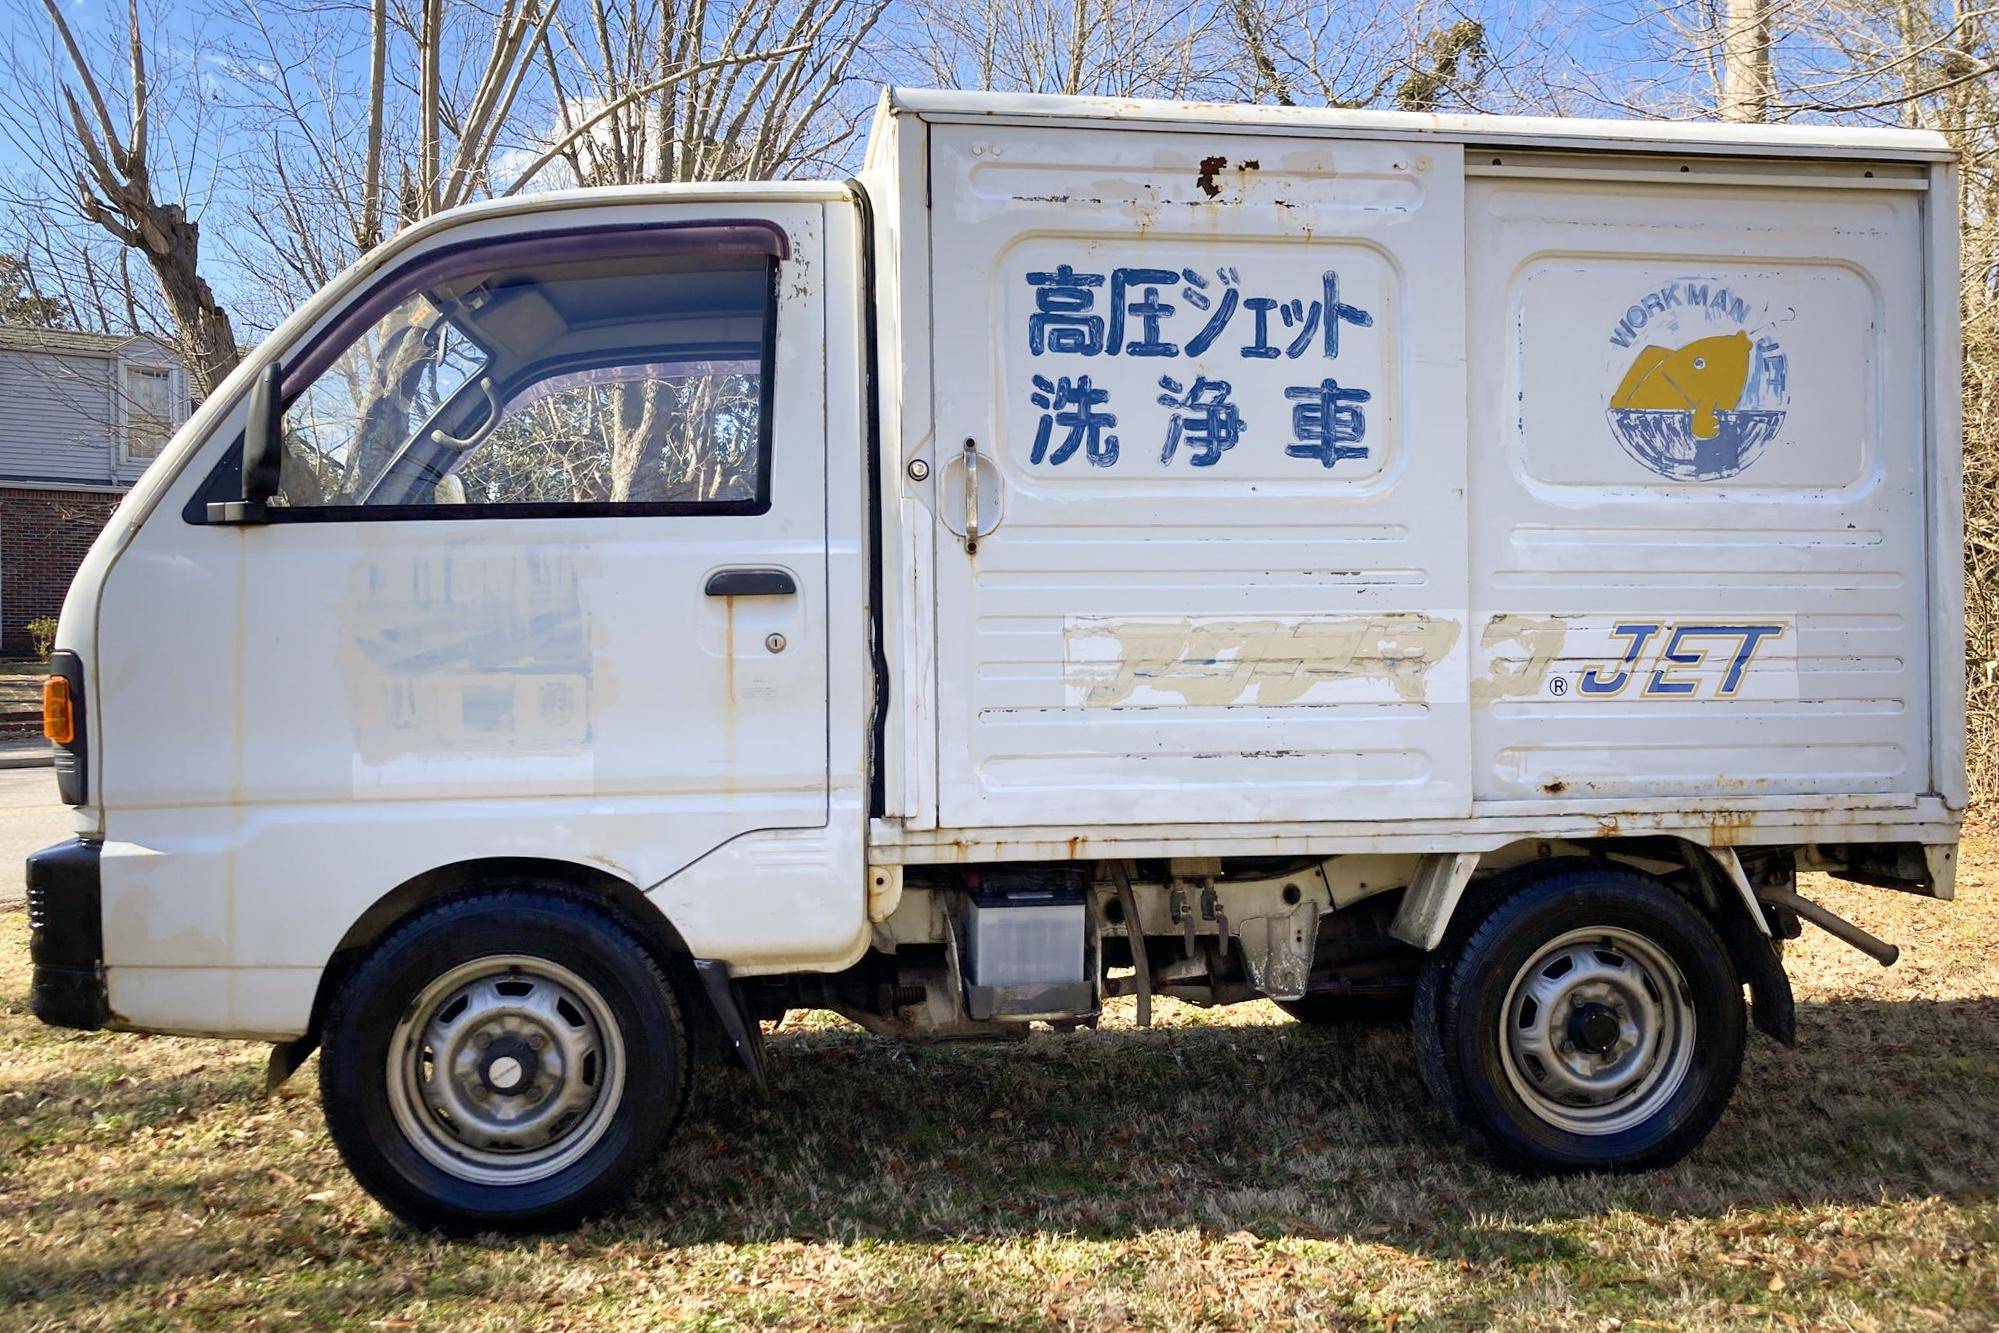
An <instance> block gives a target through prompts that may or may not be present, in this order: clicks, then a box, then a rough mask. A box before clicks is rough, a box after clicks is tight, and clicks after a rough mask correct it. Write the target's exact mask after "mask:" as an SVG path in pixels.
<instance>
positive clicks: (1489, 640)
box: [1471, 615, 1569, 708]
mask: <svg viewBox="0 0 1999 1333" xmlns="http://www.w3.org/2000/svg"><path fill="white" fill-rule="evenodd" d="M1568 633H1569V627H1568V622H1567V621H1565V620H1564V619H1562V617H1560V616H1522V615H1503V616H1494V617H1493V618H1492V619H1490V620H1488V621H1486V622H1485V633H1483V634H1481V635H1480V636H1479V641H1478V647H1479V659H1480V661H1481V662H1483V663H1484V665H1485V667H1486V674H1485V675H1483V676H1479V677H1477V678H1475V679H1474V680H1473V681H1472V683H1471V705H1472V707H1473V708H1484V707H1485V706H1486V705H1488V704H1493V703H1497V702H1498V701H1499V700H1501V699H1531V698H1536V697H1538V696H1539V695H1540V693H1541V689H1542V685H1543V683H1544V682H1546V680H1547V679H1548V669H1549V668H1550V667H1552V666H1553V665H1554V664H1555V663H1556V662H1557V661H1559V660H1560V659H1561V656H1562V645H1563V644H1564V642H1566V641H1567V639H1568ZM1515 644H1517V645H1518V649H1517V650H1509V649H1508V645H1515Z"/></svg>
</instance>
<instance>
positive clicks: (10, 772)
mask: <svg viewBox="0 0 1999 1333" xmlns="http://www.w3.org/2000/svg"><path fill="white" fill-rule="evenodd" d="M71 836H73V834H72V831H71V829H70V822H69V807H68V806H66V805H64V804H63V803H62V802H61V801H59V800H57V799H56V777H55V770H54V769H52V768H49V767H48V766H47V764H46V763H44V764H40V765H37V766H35V767H31V768H0V911H5V910H7V909H8V908H11V907H15V906H17V905H19V904H20V903H21V902H23V901H24V900H25V899H26V898H27V895H28V886H27V884H26V882H25V881H24V880H23V878H22V875H23V866H22V863H23V862H25V861H26V860H27V859H28V853H29V852H37V851H40V850H41V849H42V848H44V847H47V846H48V845H49V844H51V843H57V842H61V841H63V840H64V839H65V838H69V837H71Z"/></svg>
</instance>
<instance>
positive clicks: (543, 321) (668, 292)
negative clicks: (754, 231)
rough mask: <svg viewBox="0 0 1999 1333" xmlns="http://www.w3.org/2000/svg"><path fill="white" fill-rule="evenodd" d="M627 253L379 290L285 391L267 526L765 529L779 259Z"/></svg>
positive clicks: (511, 265) (623, 243)
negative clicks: (490, 520) (333, 522)
mask: <svg viewBox="0 0 1999 1333" xmlns="http://www.w3.org/2000/svg"><path fill="white" fill-rule="evenodd" d="M637 235H639V236H641V237H642V236H643V235H644V233H638V234H637ZM632 242H633V234H631V233H621V234H620V238H619V242H618V243H612V244H607V245H603V246H598V247H586V248H584V251H583V253H582V254H581V255H578V254H577V253H576V249H577V247H564V248H562V249H560V250H558V252H557V256H556V257H554V258H548V259H541V260H537V259H535V258H534V257H533V256H532V253H531V252H530V253H528V254H527V255H525V256H524V257H522V258H520V259H518V260H517V261H515V262H508V263H505V264H498V263H495V264H493V265H491V266H484V267H471V268H469V269H468V268H467V267H466V266H465V265H464V264H459V265H456V266H448V267H446V268H445V269H444V276H432V277H430V279H429V280H427V281H417V282H413V283H408V284H405V285H404V287H403V288H402V289H400V290H398V289H395V288H391V289H389V290H386V291H378V292H377V293H375V294H374V295H373V296H372V297H371V298H369V299H368V301H366V302H365V303H364V305H363V307H362V308H361V309H360V311H359V314H360V315H362V316H363V318H360V319H359V320H358V321H356V320H353V319H352V318H351V317H350V322H358V323H359V325H360V327H358V328H357V329H353V330H351V331H349V332H348V334H347V337H346V340H345V342H344V345H343V346H341V347H339V349H338V351H337V352H336V353H333V354H331V355H327V354H325V353H322V354H321V355H320V356H319V357H318V358H317V359H318V360H319V361H321V362H323V364H322V365H321V366H320V367H319V368H317V369H314V368H313V367H312V363H313V361H314V360H315V358H314V357H313V356H312V354H311V353H310V352H308V353H307V354H306V355H305V356H304V357H302V358H301V363H302V364H303V365H304V366H305V367H306V369H307V370H308V372H309V373H308V375H307V376H305V377H304V378H306V381H307V382H306V383H304V384H298V383H293V382H290V376H289V375H288V377H287V378H288V382H287V384H286V390H287V395H288V397H287V405H286V409H285V414H284V428H283V429H284V446H285V450H284V464H283V473H282V484H281V488H280V493H279V495H278V497H277V499H276V501H275V502H274V505H273V511H274V518H276V519H277V520H278V521H284V520H285V519H286V518H288V517H289V518H293V519H319V520H326V519H340V518H349V519H363V518H389V517H410V518H471V517H481V516H493V517H502V516H504V517H533V516H544V515H558V514H574V513H578V512H592V511H596V510H599V509H605V508H610V509H615V510H616V511H617V512H653V513H683V512H692V513H761V512H763V511H764V510H765V509H766V508H768V505H769V494H770V475H769V473H770V457H769V456H770V438H769V436H770V432H769V420H768V417H769V402H770V389H771V384H770V361H771V349H772V345H773V343H772V340H773V337H774V322H775V305H776V287H775V276H776V269H777V260H776V258H775V257H774V256H772V255H769V254H764V253H753V252H745V251H743V250H740V249H739V250H729V249H724V250H723V251H722V252H720V253H701V252H699V251H693V252H690V248H689V247H687V246H684V245H682V246H672V247H657V248H656V249H655V250H654V251H653V252H650V253H649V252H648V251H647V248H646V247H645V246H644V245H643V244H633V243H632ZM523 248H524V247H523V245H522V243H520V242H515V243H513V244H512V245H511V246H510V247H509V248H508V250H507V251H506V253H507V254H508V255H519V254H521V252H522V250H523ZM239 460H240V453H239V454H238V455H237V459H232V460H230V461H231V463H232V464H233V466H231V467H230V469H229V473H230V475H229V476H228V477H226V478H222V479H220V481H221V483H222V484H224V485H226V487H227V488H233V487H234V485H235V470H236V468H238V467H240V461H239ZM218 471H220V470H218ZM212 480H215V479H212ZM207 489H208V488H204V491H206V490H207ZM202 498H207V496H206V495H205V494H204V497H202ZM190 510H192V506H190Z"/></svg>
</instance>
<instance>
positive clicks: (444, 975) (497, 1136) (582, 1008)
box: [320, 889, 688, 1232]
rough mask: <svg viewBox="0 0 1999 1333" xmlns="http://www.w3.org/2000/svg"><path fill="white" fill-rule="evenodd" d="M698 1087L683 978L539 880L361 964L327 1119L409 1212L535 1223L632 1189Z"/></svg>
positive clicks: (429, 1220) (325, 1083)
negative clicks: (679, 999)
mask: <svg viewBox="0 0 1999 1333" xmlns="http://www.w3.org/2000/svg"><path fill="white" fill-rule="evenodd" d="M687 1087H688V1079H687V1044H686V1039H685V1035H684V1031H683V1028H682V1024H681V1019H680V1012H679V1008H678V1006H677V1005H676V1004H675V1001H674V997H673V994H672V990H671V988H670V987H669V985H668V983H667V981H666V979H665V978H664V977H663V976H662V975H661V973H660V971H659V968H658V967H657V966H656V965H655V963H654V962H653V960H652V958H651V957H650V956H649V955H648V954H647V952H646V951H645V949H644V947H643V946H642V945H640V944H639V942H638V941H637V940H636V939H634V938H633V937H632V936H631V935H630V933H629V932H627V931H626V930H624V929H623V928H622V927H621V926H619V925H618V924H617V923H616V922H614V921H613V920H611V919H610V918H608V917H607V916H605V915H603V914H601V913H599V912H598V911H597V910H595V909H594V908H592V907H590V906H587V905H585V904H583V903H581V902H578V901H576V900H574V899H571V898H567V897H564V896H562V895H560V894H559V893H555V892H548V891H536V890H530V889H523V890H519V891H511V892H495V893H487V894H481V895H478V896H476V897H471V898H464V899H460V900H457V901H455V902H451V903H448V904H445V905H444V906H442V907H439V908H437V909H435V910H432V911H429V912H426V913H424V914H423V915H421V916H419V917H417V918H416V919H415V920H413V921H411V922H409V923H407V924H405V925H403V926H401V927H399V928H398V929H397V930H395V931H394V932H393V933H392V934H391V935H390V936H389V937H388V938H386V939H385V940H383V941H382V943H381V944H380V945H379V946H378V947H377V948H376V949H375V951H374V952H373V953H371V954H370V955H369V956H368V957H367V958H366V959H365V960H364V961H363V962H362V963H361V964H360V965H359V966H358V967H357V968H356V969H355V970H354V972H353V973H352V974H351V975H349V977H348V978H347V979H346V981H345V983H344V984H343V985H342V986H341V988H340V992H339V994H338V996H337V997H336V999H335V1000H334V1003H333V1005H332V1006H331V1008H330V1009H329V1011H328V1014H327V1021H326V1027H325V1038H324V1043H323V1051H322V1054H321V1062H320V1090H321V1097H322V1100H323V1102H324V1104H325V1109H326V1120H327V1127H328V1128H329V1130H330V1131H331V1132H332V1135H333V1139H334V1142H335V1144H336V1145H337V1146H338V1147H339V1149H340V1153H341V1156H342V1157H343V1158H344V1159H345V1160H346V1162H347V1165H348V1168H349V1169H350V1170H352V1171H353V1173H354V1175H355V1177H356V1178H357V1179H358V1180H359V1181H360V1182H361V1184H362V1186H363V1187H364V1188H366V1189H367V1190H368V1192H369V1193H370V1194H372V1195H374V1196H375V1198H377V1199H378V1200H380V1201H381V1203H382V1204H383V1206H384V1207H386V1208H388V1209H389V1210H390V1211H391V1212H393V1213H395V1214H396V1215H397V1216H399V1217H401V1218H403V1219H404V1220H406V1221H409V1222H412V1223H415V1224H417V1225H420V1226H428V1227H436V1228H439V1229H442V1230H447V1231H456V1232H468V1231H480V1230H508V1231H531V1230H541V1229H547V1228H554V1227H560V1226H565V1225H568V1224H571V1223H573V1222H575V1221H577V1220H579V1219H580V1218H582V1217H585V1216H587V1215H589V1214H591V1213H595V1212H598V1211H601V1210H602V1209H604V1208H606V1207H609V1206H610V1205H611V1204H613V1203H615V1202H617V1200H618V1199H620V1198H621V1197H623V1196H624V1195H625V1194H627V1193H628V1192H629V1191H630V1190H631V1188H632V1187H633V1186H634V1185H635V1184H636V1183H637V1181H638V1179H639V1178H640V1176H641V1175H642V1174H643V1171H644V1169H645V1167H646V1165H647V1164H648V1163H649V1162H650V1161H651V1159H652V1157H653V1155H654V1153H655V1152H656V1151H657V1149H658V1148H659V1146H660V1144H661V1143H662V1142H663V1141H664V1140H665V1138H666V1135H667V1134H668V1132H669V1131H670V1130H671V1129H672V1126H673V1123H674V1121H675V1119H677V1118H678V1115H679V1112H680V1109H681V1107H682V1105H683V1104H684V1101H685V1094H686V1091H687Z"/></svg>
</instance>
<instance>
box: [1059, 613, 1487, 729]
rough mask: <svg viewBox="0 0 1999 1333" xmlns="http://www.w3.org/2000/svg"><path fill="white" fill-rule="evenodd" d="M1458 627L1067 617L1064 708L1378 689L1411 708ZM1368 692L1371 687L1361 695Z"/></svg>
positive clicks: (1381, 620) (1386, 620)
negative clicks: (1068, 706) (1383, 689)
mask: <svg viewBox="0 0 1999 1333" xmlns="http://www.w3.org/2000/svg"><path fill="white" fill-rule="evenodd" d="M1462 631H1463V626H1462V624H1460V623H1459V622H1458V621H1456V620H1452V619H1446V618H1444V617H1441V616H1432V615H1425V614H1422V613H1420V612H1400V613H1387V614H1382V615H1372V616H1368V615H1360V616H1288V617H1277V618H1268V619H1247V618H1231V617H1220V616H1216V617H1137V618H1118V617H1108V616H1071V617H1069V618H1068V619H1067V620H1066V621H1065V622H1064V624H1063V642H1064V649H1065V660H1064V663H1063V685H1064V687H1065V692H1066V695H1067V699H1068V702H1069V703H1070V704H1071V705H1082V706H1085V707H1097V708H1107V707H1114V706H1119V705H1124V706H1148V705H1151V706H1159V705H1176V704H1185V705H1193V706H1199V707H1226V706H1229V705H1257V706H1261V707H1272V706H1279V705H1284V704H1298V703H1317V702H1329V703H1330V702H1341V701H1357V700H1361V699H1365V698H1367V697H1368V696H1369V695H1370V694H1373V693H1375V692H1376V690H1378V689H1380V688H1381V687H1384V686H1385V687H1386V690H1387V691H1389V692H1390V697H1392V698H1395V699H1399V700H1403V701H1405V702H1415V701H1421V700H1423V699H1424V698H1425V697H1426V694H1427V691H1428V678H1429V676H1430V673H1431V672H1432V670H1433V669H1434V668H1435V667H1436V666H1437V665H1438V664H1439V663H1441V662H1443V661H1444V660H1445V659H1447V658H1448V657H1449V656H1450V654H1451V650H1452V649H1453V648H1455V647H1456V646H1457V642H1458V638H1459V636H1460V634H1461V633H1462ZM1370 686H1372V687H1374V688H1372V689H1371V688H1369V687H1370Z"/></svg>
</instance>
